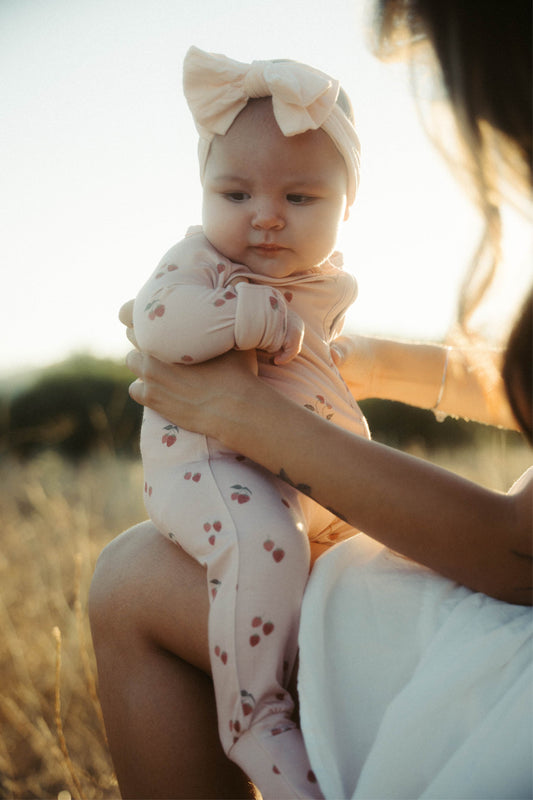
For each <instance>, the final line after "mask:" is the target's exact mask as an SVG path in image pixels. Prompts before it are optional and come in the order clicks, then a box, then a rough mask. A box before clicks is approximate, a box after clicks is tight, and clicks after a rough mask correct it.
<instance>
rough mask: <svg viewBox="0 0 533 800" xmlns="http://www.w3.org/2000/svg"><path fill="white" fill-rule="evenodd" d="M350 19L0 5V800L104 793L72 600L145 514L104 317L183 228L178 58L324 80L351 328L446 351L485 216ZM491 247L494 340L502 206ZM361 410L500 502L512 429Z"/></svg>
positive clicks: (187, 166) (347, 9)
mask: <svg viewBox="0 0 533 800" xmlns="http://www.w3.org/2000/svg"><path fill="white" fill-rule="evenodd" d="M367 19H368V5H367V3H366V2H364V0H327V2H326V0H268V2H262V1H261V0H254V1H253V2H250V0H232V2H231V3H227V2H223V0H202V2H197V1H196V0H0V75H1V79H0V108H1V109H2V124H1V126H0V174H1V181H0V240H1V244H2V246H1V250H0V258H1V282H2V296H3V298H4V300H3V303H2V313H1V314H0V341H1V345H0V481H1V483H0V517H1V519H2V523H3V527H2V532H1V534H0V535H1V539H0V541H1V547H0V580H1V581H2V591H1V593H0V621H1V624H2V630H3V636H2V642H1V643H0V680H1V683H2V690H1V691H0V726H1V727H2V731H3V735H2V738H1V739H0V798H11V797H35V798H43V797H58V798H60V800H68V798H69V797H110V798H112V797H117V796H118V792H117V788H116V783H115V782H114V777H113V773H112V767H111V765H110V762H109V757H108V754H107V749H106V745H105V734H104V733H103V730H102V726H101V718H100V716H99V706H98V701H97V697H96V689H95V685H96V684H95V676H94V663H93V657H92V651H91V649H90V644H89V641H90V639H89V632H88V629H87V623H86V616H85V602H86V594H87V587H88V583H89V580H90V575H91V573H92V570H93V566H94V561H95V559H96V557H97V554H98V552H99V551H100V550H101V548H102V547H103V546H104V545H105V544H106V542H108V541H109V540H110V539H111V538H112V537H113V536H115V535H117V534H118V533H119V532H120V531H121V530H123V529H125V528H126V527H127V526H128V525H131V524H133V523H134V522H136V521H138V520H139V519H142V518H143V516H144V510H143V507H142V493H141V488H140V487H141V482H142V474H141V468H140V464H139V460H138V446H137V438H138V426H139V420H140V410H139V409H138V408H137V407H136V406H135V405H134V404H133V403H132V402H131V401H130V400H129V398H128V395H127V386H128V383H129V382H130V380H131V377H130V375H129V374H128V372H127V370H126V369H125V367H124V366H123V359H124V356H125V354H126V352H127V351H128V349H129V345H128V343H127V341H126V339H125V336H124V333H123V328H122V326H121V325H120V323H119V322H118V318H117V314H118V309H119V307H120V306H121V305H122V303H123V302H124V301H125V300H127V299H129V298H131V297H133V296H134V295H135V294H136V293H137V291H138V290H139V288H140V286H141V285H142V284H143V283H144V281H145V280H146V278H147V277H148V275H149V274H150V273H151V271H152V270H153V268H154V267H155V265H156V263H157V262H158V261H159V259H160V257H161V256H162V254H163V253H164V252H165V251H166V250H167V249H168V248H169V247H170V246H171V245H172V244H173V243H175V242H176V241H177V240H178V239H179V238H181V237H182V236H183V234H184V232H185V230H186V228H187V227H188V226H189V225H191V224H198V222H199V221H200V183H199V179H198V170H197V161H196V141H197V139H196V133H195V129H194V125H193V123H192V119H191V117H190V114H189V111H188V109H187V107H186V104H185V101H184V99H183V96H182V91H181V69H182V62H183V57H184V55H185V53H186V51H187V49H188V48H189V46H190V45H193V44H194V45H197V46H198V47H201V48H203V49H205V50H210V51H214V52H222V53H224V54H225V55H228V56H230V57H232V58H235V59H237V60H241V61H251V60H253V59H263V58H265V59H269V58H291V59H296V60H300V61H304V62H307V63H310V64H312V65H314V66H315V67H317V68H319V69H322V70H324V71H325V72H327V73H329V74H331V75H334V76H335V77H338V78H339V79H340V81H341V83H342V84H343V86H344V88H345V89H346V91H347V92H348V94H349V95H350V97H351V99H352V103H353V106H354V111H355V118H356V126H357V129H358V132H359V135H360V139H361V142H362V176H361V188H360V191H359V194H358V198H357V201H356V204H355V206H354V207H353V209H352V212H351V216H350V219H349V221H348V222H347V223H345V225H344V230H343V233H342V237H341V241H340V242H339V249H341V250H342V251H343V252H344V255H345V267H346V269H348V270H349V271H351V272H353V274H354V275H355V276H356V277H357V280H358V283H359V298H358V300H357V301H356V303H355V305H354V307H353V309H352V310H351V312H350V315H349V317H348V319H347V324H346V327H347V329H348V330H356V331H359V332H362V333H369V334H376V335H380V336H397V337H402V338H408V339H424V340H434V341H440V340H443V339H444V338H445V337H446V335H447V332H448V331H449V329H450V326H451V325H452V323H453V320H454V312H455V298H456V294H457V291H458V287H459V284H460V280H461V277H462V275H463V273H464V270H465V268H466V266H467V264H468V262H469V259H470V258H471V256H472V253H473V252H474V250H475V247H476V244H477V242H478V238H479V236H480V233H481V229H480V221H479V219H478V216H477V214H476V212H475V211H474V210H473V209H472V207H471V205H470V203H469V201H468V199H467V197H466V195H465V193H464V191H463V189H462V188H461V187H459V186H458V185H457V184H456V183H455V182H454V180H453V179H452V177H451V175H450V172H449V170H448V167H447V166H446V164H445V163H444V162H443V160H442V158H441V156H440V155H439V154H438V153H437V151H436V149H435V147H434V146H433V145H432V143H431V142H430V140H429V138H428V136H427V135H426V132H425V130H424V125H423V123H422V120H421V116H420V114H419V102H420V101H423V103H424V104H425V105H427V103H428V102H429V103H430V104H431V102H436V101H438V100H439V98H438V97H434V96H433V95H432V93H431V90H430V91H429V94H428V84H427V82H425V81H424V82H423V83H422V86H423V88H424V97H423V98H418V101H417V100H416V99H414V97H413V91H412V88H413V87H412V80H411V76H410V74H409V72H408V70H407V69H406V67H405V66H404V65H402V64H393V65H383V64H381V63H379V62H378V61H377V60H376V59H375V58H374V57H373V56H372V55H371V53H370V51H369V48H368V41H367V40H368V21H367ZM505 246H506V260H507V265H508V269H507V271H506V279H505V280H504V281H502V282H498V283H497V284H496V285H495V287H494V290H493V292H492V294H491V298H490V302H489V303H488V304H487V307H486V310H485V311H484V312H483V314H481V315H480V318H479V320H478V324H479V326H480V328H481V329H482V330H483V331H484V333H486V334H488V335H489V336H490V338H491V339H492V340H493V341H494V342H496V343H497V342H498V341H500V340H501V338H502V337H503V336H504V335H505V332H506V321H507V318H508V315H507V317H506V314H504V313H503V312H504V311H505V310H510V311H513V310H514V307H515V303H516V300H517V298H518V297H519V296H520V293H521V292H522V290H523V287H524V278H526V279H528V280H529V278H530V264H531V254H532V250H531V229H530V227H529V226H528V225H524V223H523V222H522V221H521V220H520V217H519V215H517V214H516V213H514V212H513V210H512V209H509V210H508V212H507V213H506V216H505ZM495 310H497V311H498V317H499V318H502V319H503V324H502V325H498V326H497V327H496V326H495V323H494V311H495ZM364 410H365V413H366V414H367V416H368V418H369V421H370V426H371V428H372V431H373V434H374V437H375V438H377V439H380V440H382V441H384V442H386V443H389V444H393V445H395V446H399V447H401V448H403V449H405V450H408V451H410V452H414V453H416V454H417V455H420V456H422V457H424V458H428V459H431V460H433V461H435V462H436V463H440V464H442V465H444V466H447V467H450V468H452V469H455V470H456V471H458V472H460V473H461V474H464V475H466V476H467V477H471V478H472V479H474V480H478V481H480V482H482V483H484V484H485V485H489V486H492V487H494V488H497V489H502V490H503V489H505V488H507V487H508V486H509V484H510V483H511V482H512V480H513V478H515V477H516V476H517V475H518V474H519V473H520V471H521V470H522V468H523V467H524V466H525V465H526V464H527V462H528V460H529V454H528V452H527V450H526V449H525V448H524V447H523V445H522V443H521V440H520V437H519V436H518V435H511V434H504V433H502V432H500V431H494V430H490V429H486V428H483V427H482V426H474V425H470V426H467V425H465V424H462V423H459V422H456V421H453V420H448V421H446V422H445V423H444V424H442V425H440V424H438V423H436V422H435V420H434V418H433V415H432V414H431V413H430V412H423V411H415V410H414V409H409V408H406V407H402V406H399V405H398V404H387V403H379V402H371V403H367V404H365V408H364ZM480 441H482V442H483V447H482V448H480V447H479V443H480ZM473 443H475V444H476V448H472V444H473ZM53 629H56V630H55V633H54V634H52V630H53ZM58 637H59V638H58ZM61 642H62V645H61ZM61 646H62V648H63V649H62V650H61ZM58 648H59V649H58ZM60 657H61V659H62V660H61V661H60V660H59V658H60ZM62 726H64V731H63V730H62ZM63 734H64V735H63Z"/></svg>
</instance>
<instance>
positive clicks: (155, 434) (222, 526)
mask: <svg viewBox="0 0 533 800" xmlns="http://www.w3.org/2000/svg"><path fill="white" fill-rule="evenodd" d="M237 275H245V276H246V277H247V279H248V280H249V281H250V283H241V284H239V285H238V286H236V287H233V286H231V284H230V283H229V282H230V281H231V279H232V278H234V277H236V276H237ZM259 280H262V281H263V282H262V283H259V282H258V281H259ZM265 280H266V279H265V278H261V277H260V276H255V275H253V274H252V273H250V272H249V270H247V269H246V268H245V267H242V266H241V265H236V264H232V263H231V262H229V261H228V260H227V259H224V258H223V257H222V256H221V255H220V254H219V253H217V252H216V251H215V250H214V249H213V248H212V247H211V245H210V244H209V242H207V240H206V239H205V237H204V236H203V234H202V232H201V230H198V229H193V230H192V231H191V232H190V234H189V235H188V236H187V237H186V238H185V240H184V241H183V242H181V243H179V244H178V245H177V246H176V247H175V248H173V249H172V250H171V251H170V252H169V253H168V254H167V256H165V258H164V259H163V261H162V262H161V264H160V265H159V266H158V268H157V270H156V272H155V273H154V275H153V276H152V278H151V279H150V280H149V281H148V283H147V284H146V285H145V287H143V289H142V290H141V293H140V294H139V296H138V298H137V300H136V303H135V310H134V326H135V333H136V337H137V340H138V342H139V345H140V347H141V348H142V349H144V350H148V351H149V352H151V353H152V354H153V355H155V356H156V357H158V358H160V359H162V360H166V361H170V362H181V363H185V364H187V363H194V362H197V361H202V360H205V359H208V358H212V357H214V356H216V355H219V354H220V353H222V352H225V351H226V350H228V349H231V348H232V347H245V348H247V349H251V348H257V349H258V361H259V374H260V376H261V377H262V378H263V379H264V380H267V381H270V382H273V383H274V384H275V385H276V387H277V388H278V389H282V390H283V391H286V392H287V393H288V394H289V395H290V396H291V397H292V398H293V399H294V400H295V401H296V402H298V403H300V404H301V405H302V406H305V407H306V408H307V409H308V410H309V412H310V413H317V414H320V415H321V416H323V417H324V418H325V419H327V420H329V421H330V422H331V424H340V425H342V426H343V427H346V428H348V429H349V430H352V431H354V432H356V433H358V434H359V435H363V436H368V429H367V426H366V422H365V420H364V417H363V415H362V414H361V412H360V410H359V408H358V406H357V404H356V403H355V401H353V399H352V398H351V396H350V394H349V392H348V390H347V388H346V386H345V385H344V383H343V381H342V379H341V378H340V375H339V374H338V372H337V370H336V368H335V367H334V365H333V363H332V361H331V358H330V354H329V341H330V340H331V339H332V338H333V337H334V336H336V335H337V334H338V332H339V331H340V328H341V327H342V319H343V316H344V313H345V310H346V307H347V305H349V303H351V302H352V300H353V299H354V297H355V291H356V290H355V281H354V279H353V278H352V276H349V275H347V274H346V273H344V272H343V271H342V270H341V269H339V267H337V266H334V264H333V263H330V264H328V265H326V266H325V268H324V270H322V269H321V270H314V271H310V272H309V273H305V274H303V275H301V276H292V277H290V278H287V279H284V280H282V281H277V282H275V283H276V285H275V286H274V285H272V286H271V285H269V284H266V283H264V281H265ZM254 281H255V282H254ZM289 305H290V307H291V308H292V309H293V310H295V311H296V313H298V314H300V316H301V317H302V319H303V320H304V323H305V326H306V331H305V337H304V344H303V347H302V352H301V353H300V355H299V356H297V357H296V358H295V359H294V360H293V361H292V362H290V364H288V365H286V366H284V367H277V366H274V365H273V364H271V358H270V355H269V354H270V353H273V352H276V351H277V350H278V349H279V347H280V342H281V341H282V337H283V335H284V329H285V324H286V313H287V308H288V306H289ZM141 452H142V457H143V466H144V475H145V487H144V490H145V504H146V508H147V510H148V513H149V514H150V517H151V519H152V520H153V521H154V523H155V525H156V526H157V527H158V529H159V530H160V531H161V532H162V533H163V534H164V535H166V536H167V537H168V538H170V539H171V540H172V541H174V542H175V543H177V544H179V545H180V546H181V547H183V548H184V549H185V550H186V551H187V552H188V553H190V554H191V555H192V556H193V557H194V558H196V559H197V560H198V561H199V562H200V563H201V564H203V565H204V566H206V568H207V587H208V591H209V598H210V614H209V645H210V651H211V665H212V672H213V681H214V686H215V694H216V701H217V711H218V723H219V733H220V738H221V742H222V745H223V747H224V749H225V752H226V753H227V754H228V756H229V758H231V759H232V760H233V761H235V762H236V763H237V764H239V766H241V767H242V769H243V770H244V772H245V773H246V774H247V775H248V776H249V777H250V779H251V780H252V781H253V782H254V783H255V784H256V785H257V786H258V788H259V790H260V791H261V793H262V795H263V798H264V800H268V799H269V798H277V799H278V800H280V799H281V798H296V797H301V798H320V797H322V794H321V791H320V787H319V785H318V782H317V780H316V777H315V775H314V773H313V771H312V770H311V767H310V764H309V761H308V758H307V755H306V751H305V747H304V743H303V739H302V735H301V732H300V730H299V729H298V728H297V726H296V725H295V724H294V722H293V721H292V720H291V715H292V712H293V709H294V703H293V699H292V698H291V696H290V694H289V693H288V692H287V689H286V687H287V684H288V681H289V678H290V676H291V673H292V670H293V667H294V662H295V658H296V653H297V639H298V627H299V616H300V608H301V603H302V598H303V593H304V589H305V586H306V583H307V578H308V573H309V540H310V539H311V540H314V541H320V542H325V543H327V544H333V543H334V542H336V541H340V540H342V539H345V538H347V537H349V536H353V535H354V533H355V531H354V530H353V529H352V528H350V526H348V525H347V524H346V523H344V522H342V521H341V520H339V519H338V518H336V517H335V516H334V515H333V514H332V513H331V512H330V511H327V510H326V509H324V508H322V507H321V506H319V505H318V504H317V503H315V502H314V501H313V500H311V499H310V498H309V497H308V496H306V495H305V494H304V493H302V492H301V491H299V490H298V489H297V488H295V487H293V486H290V485H289V484H288V483H286V482H285V481H282V480H280V479H278V478H275V477H274V476H273V475H272V474H271V473H269V472H267V471H266V470H264V469H262V468H261V467H259V466H258V465H256V464H254V463H253V462H250V461H249V460H247V459H245V458H243V457H242V456H240V455H239V454H238V453H234V452H232V451H228V450H224V449H223V448H221V446H220V445H219V443H218V442H216V441H215V440H212V439H208V438H206V437H204V436H200V435H198V434H193V433H190V432H189V431H185V430H182V429H180V428H178V427H177V426H175V425H173V424H172V423H170V422H169V421H168V420H165V419H163V418H162V417H160V416H159V415H158V414H156V413H155V412H153V411H151V410H149V409H146V411H145V415H144V420H143V426H142V432H141Z"/></svg>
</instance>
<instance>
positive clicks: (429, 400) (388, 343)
mask: <svg viewBox="0 0 533 800" xmlns="http://www.w3.org/2000/svg"><path fill="white" fill-rule="evenodd" d="M446 353H447V348H446V347H445V346H444V345H438V344H422V343H418V342H401V341H394V340H390V339H376V338H373V337H368V336H358V335H353V336H341V337H339V339H337V340H336V341H335V342H334V344H333V347H332V354H333V358H334V360H335V362H336V364H337V366H338V367H339V369H340V370H341V373H342V376H343V378H344V380H345V381H346V383H347V384H348V386H349V387H350V389H351V391H352V393H353V395H354V397H355V398H356V399H358V400H363V399H366V398H370V397H373V398H380V399H382V400H396V401H398V402H400V403H407V404H408V405H412V406H417V407H418V408H434V406H435V404H436V402H437V399H438V397H439V393H440V387H441V382H442V378H443V373H444V365H445V363H446V357H447V356H446ZM501 358H502V353H501V351H499V350H491V349H488V348H471V349H464V348H454V347H452V348H449V351H448V362H447V365H446V375H445V381H444V385H443V392H442V397H441V400H440V403H439V406H438V410H439V411H441V412H443V413H444V414H449V415H450V416H452V417H460V418H462V419H470V420H476V421H477V422H483V423H485V424H487V425H496V426H498V427H502V428H508V429H510V430H516V429H517V423H516V421H515V419H514V416H513V414H512V412H511V409H510V407H509V404H508V402H507V398H506V396H505V389H504V386H503V381H502V378H501V371H500V364H501Z"/></svg>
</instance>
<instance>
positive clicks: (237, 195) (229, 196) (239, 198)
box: [224, 192, 250, 203]
mask: <svg viewBox="0 0 533 800" xmlns="http://www.w3.org/2000/svg"><path fill="white" fill-rule="evenodd" d="M224 197H225V198H226V200H231V201H232V202H233V203H242V202H243V200H248V199H249V197H250V195H249V194H246V192H225V193H224Z"/></svg>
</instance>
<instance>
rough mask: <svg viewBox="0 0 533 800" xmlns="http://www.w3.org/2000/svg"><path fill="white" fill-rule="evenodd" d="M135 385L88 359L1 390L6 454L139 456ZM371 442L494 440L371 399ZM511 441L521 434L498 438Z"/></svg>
mask: <svg viewBox="0 0 533 800" xmlns="http://www.w3.org/2000/svg"><path fill="white" fill-rule="evenodd" d="M132 380H133V376H132V374H131V373H130V372H129V371H128V369H127V368H126V367H125V365H123V364H121V363H119V362H116V361H113V360H109V359H97V358H93V357H91V356H87V355H83V356H76V357H72V358H70V359H68V360H66V361H64V362H62V363H60V364H58V365H55V366H52V367H49V368H47V369H45V370H43V371H42V372H41V373H39V374H37V375H36V376H35V377H34V379H33V380H32V381H30V382H29V383H26V384H25V385H22V386H19V387H17V385H16V383H15V384H14V385H8V384H6V385H4V386H3V388H2V387H0V454H1V455H7V454H10V455H15V456H17V457H19V458H28V457H31V456H33V455H36V454H37V453H39V452H41V451H43V450H46V449H53V450H55V451H57V452H58V453H60V454H61V455H63V456H66V457H68V458H71V459H79V458H83V457H85V456H88V455H91V454H94V453H95V452H98V453H102V452H109V453H111V454H115V455H123V456H129V457H137V456H138V455H139V444H138V441H139V429H140V423H141V417H142V409H141V408H140V407H139V406H138V405H137V404H136V403H134V402H133V401H132V400H131V398H130V397H129V395H128V386H129V384H130V383H131V381H132ZM361 408H362V410H363V412H364V414H365V415H366V417H367V419H368V422H369V425H370V430H371V431H372V437H373V438H374V439H376V440H377V441H380V442H383V443H384V444H388V445H392V446H394V447H399V448H401V449H412V448H413V447H417V448H423V449H425V450H427V451H428V452H431V451H432V450H436V449H438V448H440V447H453V446H456V445H457V446H458V445H467V444H469V443H470V442H472V441H474V440H476V441H479V437H480V436H481V437H487V436H490V435H494V433H495V432H494V430H493V429H491V428H486V427H485V426H482V425H476V424H473V423H466V422H463V421H459V420H453V419H447V420H445V421H444V422H442V423H439V422H437V421H436V420H435V417H434V416H433V414H432V413H431V412H430V411H422V410H420V409H416V408H412V407H411V406H405V405H402V404H401V403H393V402H390V401H385V400H365V401H364V402H362V403H361ZM498 435H499V436H502V435H505V436H506V437H509V439H510V441H511V443H512V442H514V441H515V440H516V441H517V442H518V441H520V436H519V434H513V433H506V434H502V433H501V432H498Z"/></svg>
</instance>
